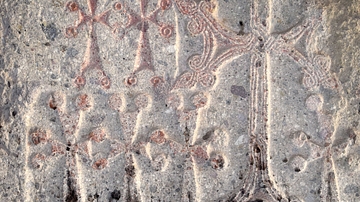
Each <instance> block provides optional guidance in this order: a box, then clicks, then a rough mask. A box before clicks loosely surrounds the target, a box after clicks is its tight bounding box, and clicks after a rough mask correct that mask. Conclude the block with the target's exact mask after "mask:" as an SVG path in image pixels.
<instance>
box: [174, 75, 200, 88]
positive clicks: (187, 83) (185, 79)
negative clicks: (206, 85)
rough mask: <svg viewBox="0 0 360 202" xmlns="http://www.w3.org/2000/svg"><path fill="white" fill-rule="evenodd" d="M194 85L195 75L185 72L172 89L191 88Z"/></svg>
mask: <svg viewBox="0 0 360 202" xmlns="http://www.w3.org/2000/svg"><path fill="white" fill-rule="evenodd" d="M195 83H196V79H195V73H194V72H185V73H184V74H183V75H181V76H180V78H179V79H178V80H177V81H176V83H175V86H174V89H178V88H191V87H193V86H194V85H195Z"/></svg>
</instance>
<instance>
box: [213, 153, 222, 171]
mask: <svg viewBox="0 0 360 202" xmlns="http://www.w3.org/2000/svg"><path fill="white" fill-rule="evenodd" d="M210 163H211V167H212V168H213V169H222V168H224V165H225V160H224V158H223V157H222V156H221V155H216V156H215V157H212V158H211V161H210Z"/></svg>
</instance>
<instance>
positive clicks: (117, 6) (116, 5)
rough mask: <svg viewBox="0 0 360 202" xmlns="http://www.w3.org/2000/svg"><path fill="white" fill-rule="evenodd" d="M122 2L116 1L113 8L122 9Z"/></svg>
mask: <svg viewBox="0 0 360 202" xmlns="http://www.w3.org/2000/svg"><path fill="white" fill-rule="evenodd" d="M122 7H123V6H122V4H121V3H120V2H116V3H115V4H114V9H115V10H117V11H120V10H121V9H122Z"/></svg>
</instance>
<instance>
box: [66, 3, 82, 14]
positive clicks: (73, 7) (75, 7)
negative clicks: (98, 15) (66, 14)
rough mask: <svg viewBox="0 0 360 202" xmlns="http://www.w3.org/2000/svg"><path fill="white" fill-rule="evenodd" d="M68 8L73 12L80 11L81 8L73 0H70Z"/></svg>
mask: <svg viewBox="0 0 360 202" xmlns="http://www.w3.org/2000/svg"><path fill="white" fill-rule="evenodd" d="M67 8H68V9H69V10H70V11H71V12H74V11H78V10H79V5H78V4H77V3H75V2H73V1H70V2H69V3H68V4H67Z"/></svg>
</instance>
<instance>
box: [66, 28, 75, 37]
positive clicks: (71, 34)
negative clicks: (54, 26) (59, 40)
mask: <svg viewBox="0 0 360 202" xmlns="http://www.w3.org/2000/svg"><path fill="white" fill-rule="evenodd" d="M77 34H78V33H77V30H76V27H68V28H66V30H65V36H67V37H76V36H77Z"/></svg>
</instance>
